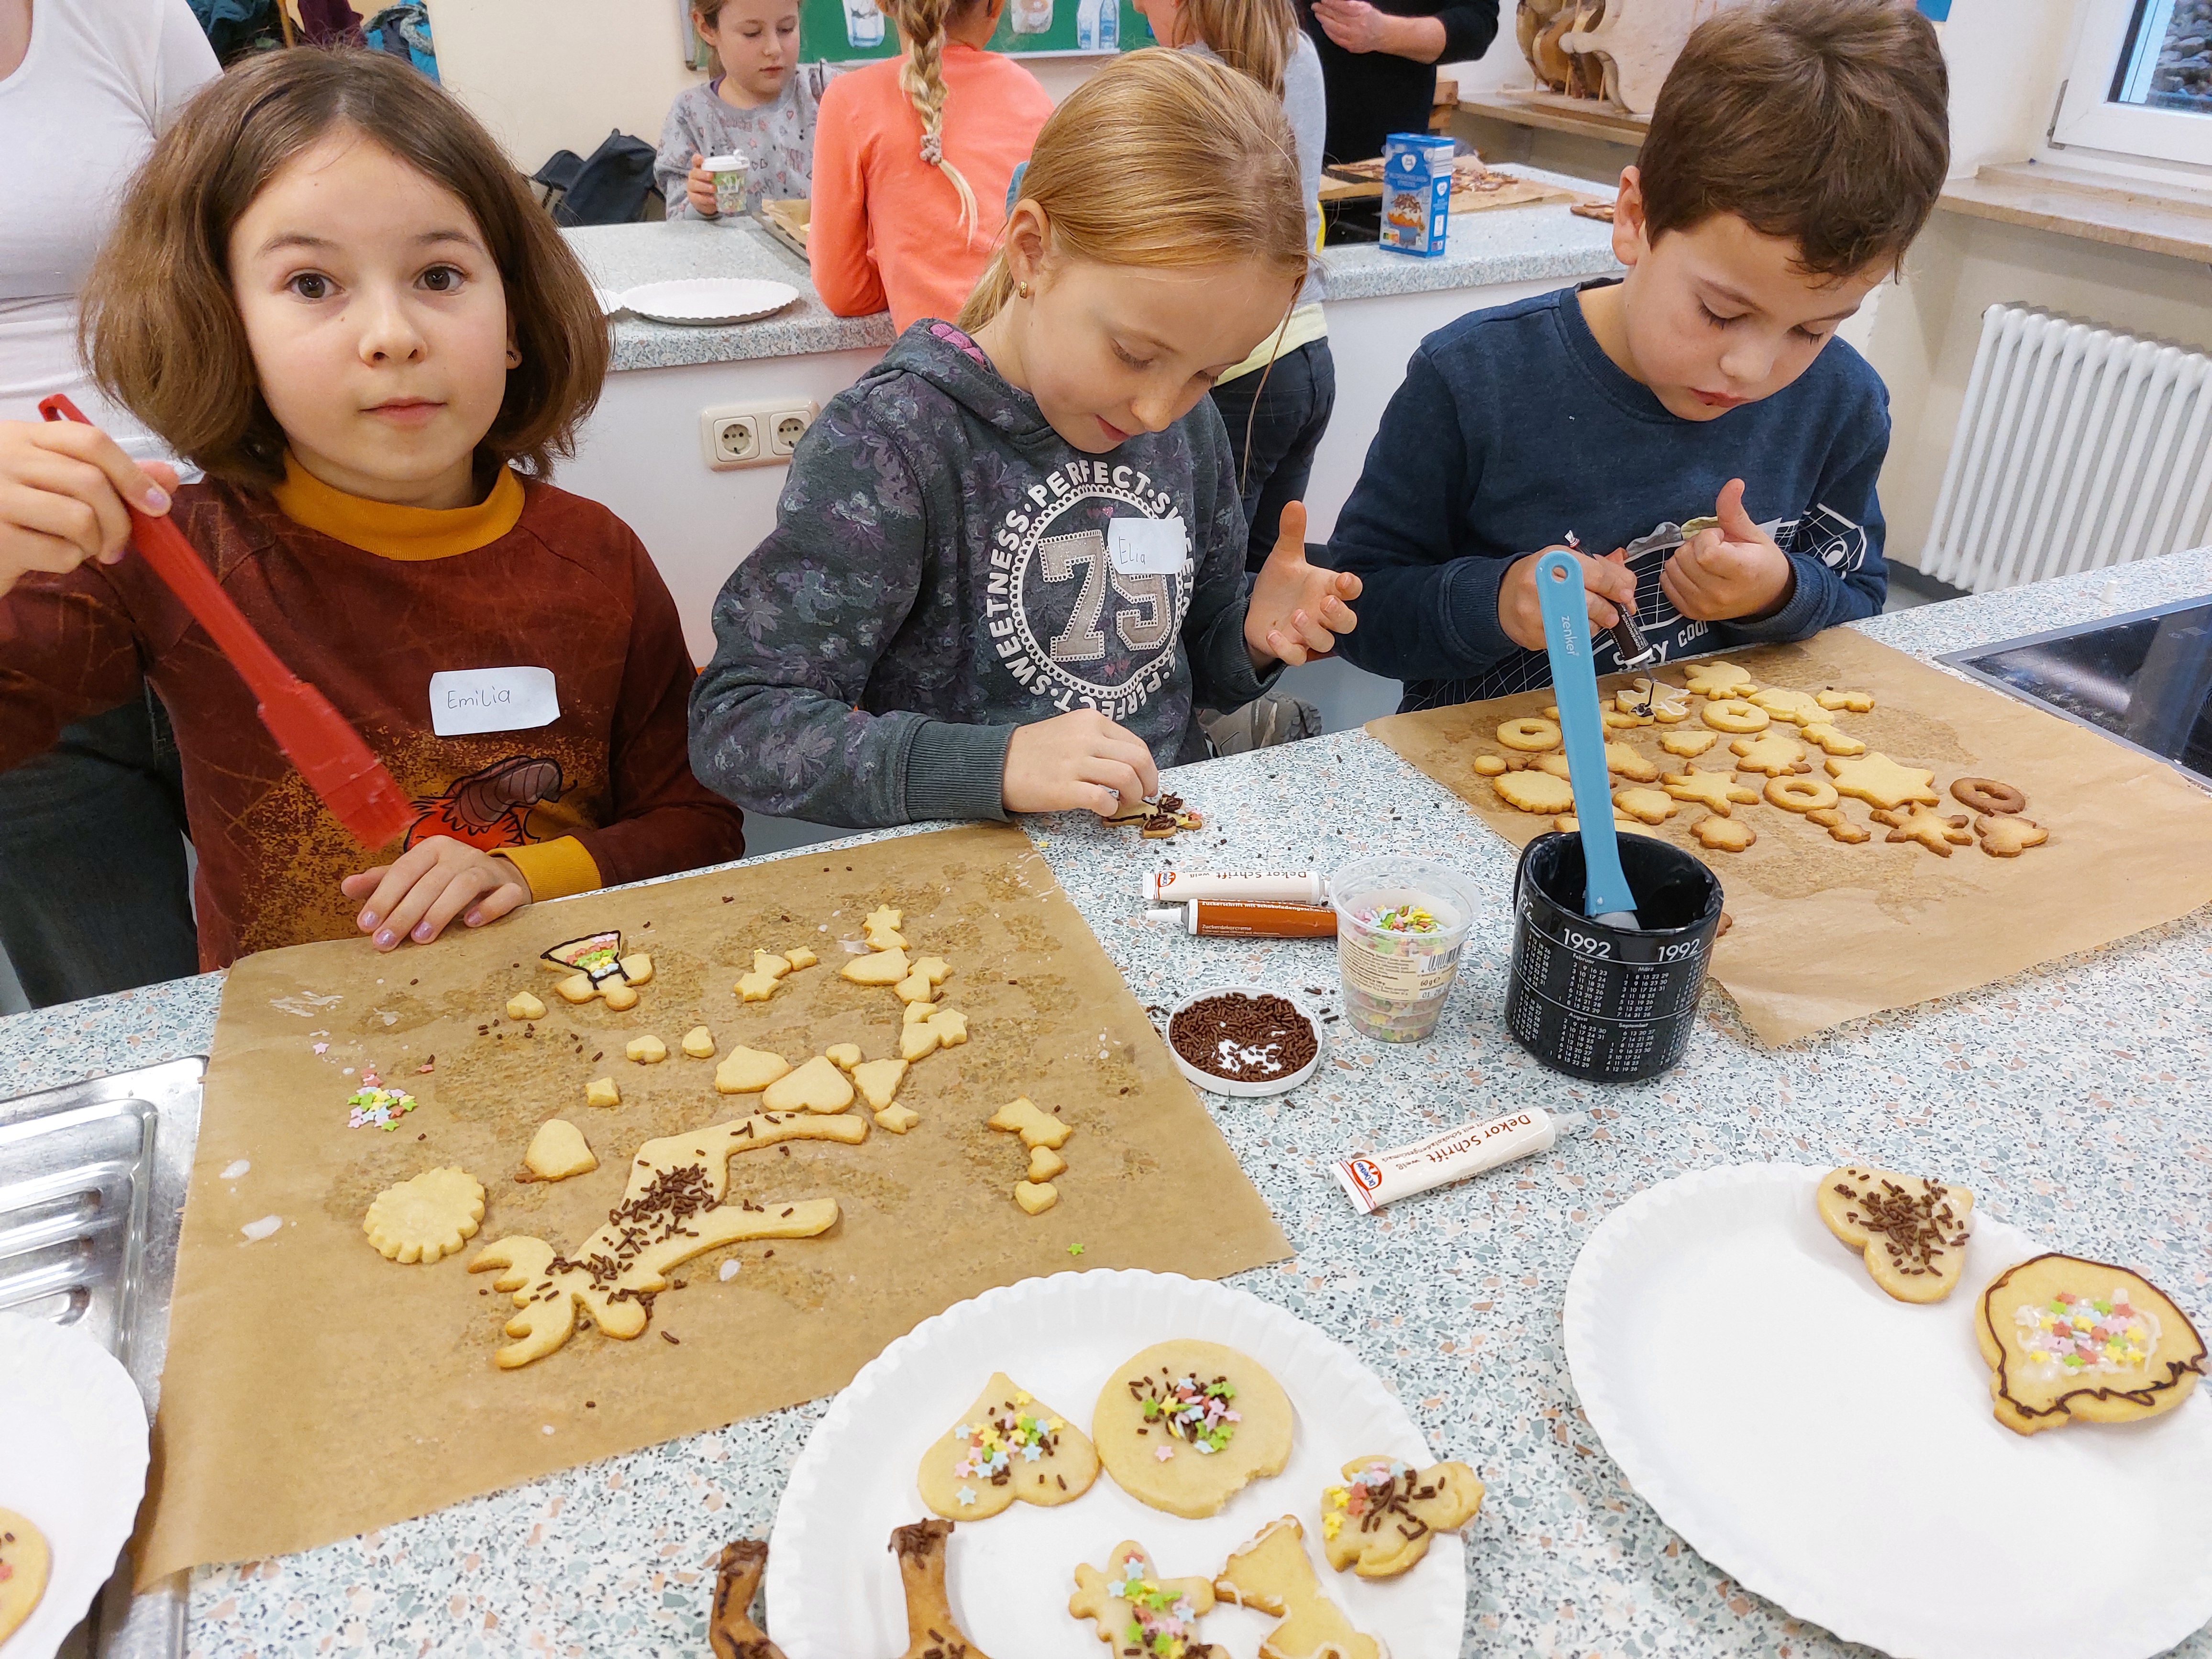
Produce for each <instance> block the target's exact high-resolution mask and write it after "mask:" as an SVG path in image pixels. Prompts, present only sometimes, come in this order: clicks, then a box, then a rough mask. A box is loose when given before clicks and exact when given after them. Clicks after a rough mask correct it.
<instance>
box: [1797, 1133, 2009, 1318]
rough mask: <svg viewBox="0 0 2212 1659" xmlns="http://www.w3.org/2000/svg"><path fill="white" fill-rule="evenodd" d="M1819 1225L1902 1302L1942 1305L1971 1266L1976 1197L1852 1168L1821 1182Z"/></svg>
mask: <svg viewBox="0 0 2212 1659" xmlns="http://www.w3.org/2000/svg"><path fill="white" fill-rule="evenodd" d="M1817 1190H1818V1201H1819V1205H1820V1219H1821V1220H1822V1221H1824V1222H1826V1224H1827V1227H1828V1231H1830V1232H1832V1233H1833V1234H1835V1236H1836V1237H1838V1238H1840V1239H1841V1240H1843V1241H1844V1243H1846V1244H1848V1245H1850V1247H1851V1248H1852V1249H1855V1250H1857V1251H1860V1252H1861V1253H1862V1254H1863V1255H1864V1256H1865V1257H1866V1267H1867V1272H1868V1273H1869V1274H1870V1275H1872V1277H1873V1279H1874V1282H1875V1284H1877V1285H1881V1288H1882V1289H1883V1290H1885V1291H1888V1292H1889V1293H1890V1294H1891V1295H1892V1296H1893V1297H1896V1298H1897V1299H1898V1300H1899V1302H1941V1301H1942V1299H1943V1298H1944V1297H1947V1296H1948V1295H1950V1294H1951V1288H1952V1286H1953V1285H1956V1284H1957V1283H1958V1282H1959V1273H1960V1269H1961V1268H1962V1267H1965V1266H1966V1232H1967V1228H1968V1225H1969V1221H1970V1218H1972V1214H1973V1211H1974V1195H1973V1194H1972V1193H1970V1192H1968V1191H1967V1190H1966V1188H1964V1187H1947V1186H1945V1185H1944V1184H1943V1183H1942V1182H1937V1181H1928V1180H1924V1179H1923V1178H1922V1177H1920V1176H1905V1175H1896V1174H1893V1173H1892V1172H1891V1171H1889V1170H1861V1169H1856V1168H1853V1167H1851V1166H1850V1165H1848V1164H1847V1165H1845V1166H1844V1168H1842V1169H1840V1170H1829V1171H1828V1173H1827V1174H1826V1175H1824V1176H1821V1177H1820V1187H1819V1188H1818V1189H1817Z"/></svg>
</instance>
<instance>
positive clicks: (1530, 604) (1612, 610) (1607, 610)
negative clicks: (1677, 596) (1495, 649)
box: [1498, 542, 1636, 651]
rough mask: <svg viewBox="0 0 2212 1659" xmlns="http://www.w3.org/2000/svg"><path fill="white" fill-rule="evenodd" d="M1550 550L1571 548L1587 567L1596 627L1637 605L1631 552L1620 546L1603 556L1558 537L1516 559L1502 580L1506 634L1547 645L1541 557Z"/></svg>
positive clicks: (1527, 645)
mask: <svg viewBox="0 0 2212 1659" xmlns="http://www.w3.org/2000/svg"><path fill="white" fill-rule="evenodd" d="M1547 553H1571V554H1573V555H1574V559H1575V562H1576V563H1577V564H1578V565H1580V566H1581V567H1582V568H1583V598H1584V600H1585V602H1586V603H1587V604H1588V605H1589V618H1590V632H1591V633H1593V634H1595V633H1596V632H1597V631H1598V629H1601V628H1610V627H1612V626H1613V623H1617V622H1619V621H1620V613H1621V612H1622V611H1630V612H1633V611H1635V609H1636V578H1635V577H1634V576H1633V575H1632V574H1630V573H1629V569H1628V553H1627V551H1626V549H1623V548H1618V547H1616V548H1614V549H1613V551H1612V552H1610V553H1608V554H1607V555H1606V556H1605V557H1603V558H1598V557H1596V556H1595V555H1593V554H1589V553H1585V552H1583V550H1581V549H1580V548H1577V547H1569V546H1568V545H1567V544H1565V543H1564V542H1554V543H1553V544H1552V545H1551V546H1549V547H1540V548H1538V549H1537V550H1536V551H1534V553H1531V554H1528V556H1526V557H1523V558H1519V559H1516V560H1515V561H1514V562H1513V563H1512V565H1511V566H1510V568H1508V569H1507V570H1506V572H1505V579H1504V580H1503V581H1501V582H1499V583H1498V627H1500V628H1501V629H1504V630H1505V637H1506V638H1507V639H1509V640H1510V641H1513V643H1514V644H1516V645H1517V646H1519V647H1521V648H1522V650H1523V651H1541V650H1542V649H1544V611H1543V607H1542V605H1541V603H1540V602H1539V601H1538V599H1537V598H1536V561H1537V560H1538V559H1540V558H1541V557H1542V556H1544V555H1545V554H1547Z"/></svg>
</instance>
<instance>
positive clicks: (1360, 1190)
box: [1328, 1106, 1589, 1215]
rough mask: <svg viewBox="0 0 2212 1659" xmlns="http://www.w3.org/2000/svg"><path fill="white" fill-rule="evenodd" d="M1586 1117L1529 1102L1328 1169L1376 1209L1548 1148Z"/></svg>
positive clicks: (1357, 1199)
mask: <svg viewBox="0 0 2212 1659" xmlns="http://www.w3.org/2000/svg"><path fill="white" fill-rule="evenodd" d="M1588 1122H1589V1119H1587V1118H1586V1117H1584V1116H1583V1114H1581V1113H1580V1112H1547V1111H1543V1110H1541V1109H1539V1108H1537V1107H1534V1106H1526V1107H1523V1108H1522V1109H1521V1110H1519V1111H1517V1112H1508V1113H1507V1114H1506V1115H1504V1116H1503V1117H1493V1118H1491V1119H1488V1120H1486V1121H1483V1122H1480V1123H1462V1124H1461V1125H1460V1126H1459V1127H1458V1128H1456V1129H1447V1130H1445V1131H1444V1132H1443V1133H1442V1134H1440V1135H1431V1136H1430V1137H1429V1138H1428V1139H1426V1140H1417V1141H1415V1142H1413V1145H1411V1146H1393V1147H1392V1148H1391V1149H1390V1150H1389V1152H1374V1153H1370V1154H1366V1155H1364V1156H1361V1157H1357V1158H1345V1159H1343V1160H1341V1161H1340V1162H1339V1163H1335V1164H1330V1165H1329V1166H1328V1169H1329V1173H1330V1174H1331V1175H1333V1176H1335V1177H1336V1180H1337V1184H1338V1185H1339V1186H1340V1187H1342V1188H1344V1190H1345V1193H1346V1195H1347V1196H1348V1197H1349V1198H1350V1199H1351V1200H1352V1202H1353V1203H1354V1204H1357V1205H1358V1206H1359V1207H1360V1208H1361V1209H1363V1210H1364V1211H1366V1212H1367V1213H1368V1214H1370V1215H1372V1214H1374V1213H1375V1212H1376V1211H1377V1210H1379V1209H1381V1208H1382V1207H1383V1206H1384V1205H1385V1204H1390V1203H1395V1202H1396V1201H1397V1200H1399V1199H1401V1198H1409V1197H1411V1196H1412V1195H1413V1194H1415V1193H1425V1192H1426V1191H1428V1190H1429V1188H1431V1187H1442V1186H1444V1185H1446V1184H1448V1183H1449V1182H1455V1181H1464V1180H1465V1179H1466V1178H1467V1177H1468V1176H1471V1175H1480V1174H1481V1173H1482V1172H1483V1171H1484V1170H1494V1169H1496V1168H1497V1167H1498V1165H1499V1164H1510V1163H1511V1162H1512V1161H1513V1160H1514V1159H1515V1158H1527V1157H1529V1156H1530V1155H1531V1154H1533V1153H1536V1152H1550V1151H1551V1150H1552V1146H1553V1143H1554V1142H1556V1141H1557V1140H1558V1139H1559V1137H1560V1136H1561V1135H1563V1134H1574V1133H1578V1132H1579V1131H1580V1130H1582V1129H1583V1127H1586V1126H1587V1124H1588Z"/></svg>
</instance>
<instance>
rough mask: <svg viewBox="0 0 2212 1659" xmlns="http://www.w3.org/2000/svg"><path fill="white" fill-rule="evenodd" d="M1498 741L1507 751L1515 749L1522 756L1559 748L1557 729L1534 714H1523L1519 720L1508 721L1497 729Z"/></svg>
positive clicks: (1551, 723) (1548, 721)
mask: <svg viewBox="0 0 2212 1659" xmlns="http://www.w3.org/2000/svg"><path fill="white" fill-rule="evenodd" d="M1498 742H1500V743H1502V744H1504V745H1505V746H1506V747H1507V748H1508V749H1517V750H1521V751H1522V753H1523V754H1534V753H1536V752H1538V751H1539V750H1546V749H1556V748H1558V747H1559V727H1558V726H1555V725H1554V724H1553V722H1551V721H1550V720H1539V719H1537V718H1536V716H1534V714H1523V715H1522V717H1521V718H1520V719H1519V720H1508V721H1506V722H1505V724H1504V725H1503V726H1499V727H1498Z"/></svg>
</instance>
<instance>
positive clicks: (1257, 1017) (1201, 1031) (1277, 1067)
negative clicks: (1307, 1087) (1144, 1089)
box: [1168, 991, 1319, 1083]
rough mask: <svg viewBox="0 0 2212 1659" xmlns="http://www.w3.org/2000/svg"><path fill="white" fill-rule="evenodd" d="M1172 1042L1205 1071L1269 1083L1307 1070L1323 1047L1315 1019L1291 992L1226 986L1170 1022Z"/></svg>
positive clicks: (1209, 1073)
mask: <svg viewBox="0 0 2212 1659" xmlns="http://www.w3.org/2000/svg"><path fill="white" fill-rule="evenodd" d="M1168 1041H1169V1042H1171V1043H1173V1044H1174V1045H1175V1050H1176V1053H1177V1054H1181V1055H1182V1057H1183V1059H1184V1060H1188V1062H1189V1063H1190V1064H1191V1065H1192V1066H1195V1067H1197V1068H1198V1069H1199V1070H1200V1071H1201V1072H1204V1073H1207V1074H1208V1075H1210V1076H1212V1077H1218V1078H1227V1079H1230V1080H1231V1082H1235V1083H1267V1082H1272V1081H1273V1080H1274V1079H1277V1078H1283V1077H1288V1076H1290V1075H1291V1073H1294V1072H1298V1071H1302V1070H1304V1067H1305V1066H1306V1065H1307V1063H1308V1062H1309V1061H1310V1060H1312V1059H1313V1057H1314V1055H1315V1054H1316V1051H1317V1049H1318V1046H1319V1045H1318V1040H1317V1039H1316V1037H1315V1036H1314V1028H1313V1022H1312V1021H1311V1020H1310V1019H1308V1018H1306V1017H1305V1016H1304V1014H1302V1013H1300V1012H1298V1008H1297V1004H1295V1003H1293V1002H1292V1001H1291V1000H1290V999H1289V998H1287V997H1279V996H1258V997H1252V996H1247V995H1245V994H1244V993H1243V992H1242V991H1225V992H1223V993H1221V994H1219V995H1218V996H1210V997H1201V998H1200V999H1199V1000H1197V1001H1196V1002H1194V1003H1192V1004H1191V1005H1190V1006H1188V1008H1185V1009H1184V1010H1182V1012H1180V1013H1178V1014H1177V1015H1176V1017H1175V1018H1173V1019H1171V1020H1170V1021H1169V1022H1168Z"/></svg>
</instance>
